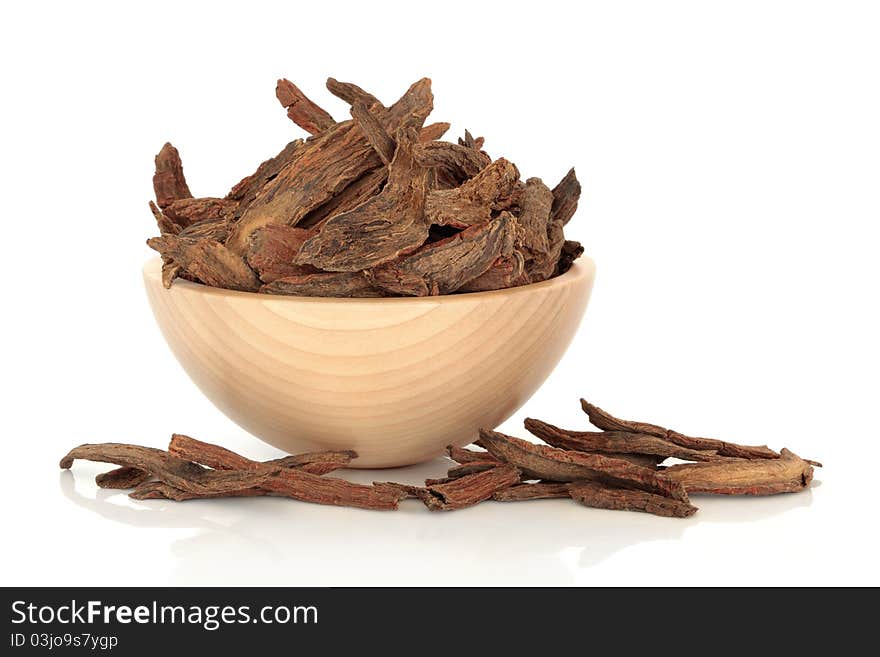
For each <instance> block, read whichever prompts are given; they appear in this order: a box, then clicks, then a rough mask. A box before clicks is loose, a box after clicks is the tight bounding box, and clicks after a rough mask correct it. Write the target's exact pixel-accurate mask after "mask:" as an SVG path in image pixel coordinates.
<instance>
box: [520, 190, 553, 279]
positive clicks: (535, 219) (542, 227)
mask: <svg viewBox="0 0 880 657" xmlns="http://www.w3.org/2000/svg"><path fill="white" fill-rule="evenodd" d="M519 203H520V206H521V210H520V213H519V217H518V219H519V225H520V231H519V234H518V237H519V239H518V240H517V244H516V248H517V250H519V251H521V252H522V254H523V256H524V257H525V261H526V264H525V274H524V275H523V277H522V279H521V280H520V283H537V282H539V281H544V280H547V279H548V278H550V277H551V276H552V275H553V274H554V273H555V272H556V267H557V265H558V264H559V258H560V255H561V253H562V247H563V244H564V243H565V237H564V235H563V231H562V222H561V221H558V220H554V219H552V218H551V216H550V212H551V207H552V204H553V192H551V191H550V190H549V189H548V188H547V186H546V185H545V184H544V183H543V182H541V180H540V178H529V179H528V180H527V181H526V186H525V190H524V192H523V194H522V197H521V199H520V201H519Z"/></svg>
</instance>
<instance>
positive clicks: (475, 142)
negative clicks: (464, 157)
mask: <svg viewBox="0 0 880 657" xmlns="http://www.w3.org/2000/svg"><path fill="white" fill-rule="evenodd" d="M484 142H485V140H484V139H483V138H482V137H477V138H476V139H475V138H474V136H473V135H472V134H471V131H470V130H465V131H464V137H459V138H458V145H459V146H466V147H467V148H472V149H473V150H475V151H478V150H480V149H481V148H483V143H484Z"/></svg>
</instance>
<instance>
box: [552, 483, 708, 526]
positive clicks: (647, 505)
mask: <svg viewBox="0 0 880 657" xmlns="http://www.w3.org/2000/svg"><path fill="white" fill-rule="evenodd" d="M568 489H569V495H570V496H571V498H572V499H573V500H575V501H576V502H580V503H581V504H583V505H584V506H589V507H593V508H596V509H612V510H615V511H642V512H644V513H651V514H653V515H655V516H664V517H666V518H688V517H690V516H692V515H694V513H696V512H697V507H695V506H693V505H691V504H690V503H688V502H686V501H682V500H676V499H671V498H669V497H664V496H662V495H654V494H652V493H646V492H645V491H641V490H631V489H627V488H615V487H613V486H606V485H603V484H599V483H595V482H591V481H578V482H574V483H571V484H568Z"/></svg>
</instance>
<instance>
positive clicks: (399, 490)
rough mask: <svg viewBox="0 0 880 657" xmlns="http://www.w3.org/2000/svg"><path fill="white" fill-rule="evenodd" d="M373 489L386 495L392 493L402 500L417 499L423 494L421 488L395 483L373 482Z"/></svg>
mask: <svg viewBox="0 0 880 657" xmlns="http://www.w3.org/2000/svg"><path fill="white" fill-rule="evenodd" d="M373 488H375V489H376V490H380V491H383V492H387V493H393V494H395V495H397V496H398V498H399V499H401V500H403V499H406V498H415V499H418V498H419V497H421V495H423V494H424V491H425V488H424V487H423V486H413V485H411V484H400V483H398V482H396V481H374V482H373Z"/></svg>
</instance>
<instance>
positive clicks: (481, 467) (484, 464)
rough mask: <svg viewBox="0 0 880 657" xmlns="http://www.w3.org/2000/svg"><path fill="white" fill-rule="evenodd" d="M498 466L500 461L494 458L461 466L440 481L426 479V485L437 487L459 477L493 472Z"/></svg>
mask: <svg viewBox="0 0 880 657" xmlns="http://www.w3.org/2000/svg"><path fill="white" fill-rule="evenodd" d="M497 466H498V461H497V460H496V459H494V458H493V459H492V460H490V461H472V462H470V463H463V464H461V465H457V466H455V467H452V468H449V471H448V472H447V473H446V476H445V477H442V478H440V479H425V485H426V486H435V485H437V484H447V483H449V482H450V481H453V480H455V479H458V478H459V477H464V476H466V475H470V474H474V473H476V472H484V471H485V470H491V469H492V468H494V467H497Z"/></svg>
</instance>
